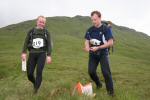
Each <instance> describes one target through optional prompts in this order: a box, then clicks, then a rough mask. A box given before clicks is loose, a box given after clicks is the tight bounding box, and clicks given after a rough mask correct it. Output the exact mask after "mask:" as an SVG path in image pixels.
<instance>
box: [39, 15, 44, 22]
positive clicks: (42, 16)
mask: <svg viewBox="0 0 150 100" xmlns="http://www.w3.org/2000/svg"><path fill="white" fill-rule="evenodd" d="M39 18H43V19H45V22H46V17H44V16H42V15H40V16H38V17H37V20H38V19H39Z"/></svg>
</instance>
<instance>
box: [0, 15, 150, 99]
mask: <svg viewBox="0 0 150 100" xmlns="http://www.w3.org/2000/svg"><path fill="white" fill-rule="evenodd" d="M34 25H35V21H34V20H31V21H26V22H22V23H19V24H14V25H9V26H7V27H4V28H1V29H0V91H1V92H0V100H52V99H54V100H85V99H91V98H89V97H84V96H81V97H80V96H70V92H71V91H72V89H73V87H74V85H75V84H76V83H77V82H78V81H80V82H81V83H83V84H86V83H88V82H89V81H91V79H90V77H89V76H88V73H87V61H88V54H87V53H85V52H84V51H83V44H84V38H83V37H84V34H85V31H86V29H87V28H88V27H89V26H90V25H91V22H90V18H89V17H82V16H76V17H73V18H70V17H50V18H48V19H47V28H48V30H49V31H50V32H51V34H52V39H53V42H54V47H53V54H52V58H53V63H52V64H51V65H46V66H45V68H44V72H43V83H42V85H41V88H40V90H39V93H38V94H37V95H33V88H32V84H31V83H30V82H29V81H28V80H27V77H26V73H23V72H22V71H21V60H20V54H21V49H22V44H23V42H24V38H25V36H26V33H27V31H28V30H29V29H31V28H32V27H34ZM113 31H114V36H115V40H116V41H115V52H114V53H113V54H111V55H110V62H111V70H112V75H113V80H114V85H115V93H116V96H115V97H114V98H113V100H149V98H150V95H149V94H150V84H149V83H150V67H149V65H150V37H148V36H147V35H145V34H143V33H140V32H136V31H135V30H133V29H129V28H126V27H122V26H117V25H113ZM97 72H98V74H99V76H100V79H101V80H102V82H103V88H102V89H100V90H96V88H95V84H93V89H94V92H95V93H97V96H96V98H94V100H112V98H111V97H109V96H108V95H107V94H106V89H105V86H104V79H103V76H102V74H101V69H100V67H98V70H97Z"/></svg>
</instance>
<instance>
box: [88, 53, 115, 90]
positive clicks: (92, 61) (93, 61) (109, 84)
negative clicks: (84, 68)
mask: <svg viewBox="0 0 150 100" xmlns="http://www.w3.org/2000/svg"><path fill="white" fill-rule="evenodd" d="M99 63H100V65H101V69H102V74H103V76H104V79H105V83H106V89H107V91H109V90H113V80H112V75H111V71H110V65H109V59H108V54H101V55H96V54H92V53H90V54H89V64H88V72H89V75H90V77H91V78H92V80H93V81H94V82H95V83H96V85H97V86H99V85H100V84H101V82H100V80H99V77H98V76H97V73H96V69H97V66H98V64H99Z"/></svg>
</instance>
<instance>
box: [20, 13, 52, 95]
mask: <svg viewBox="0 0 150 100" xmlns="http://www.w3.org/2000/svg"><path fill="white" fill-rule="evenodd" d="M45 24H46V18H45V17H44V16H39V17H38V18H37V26H36V27H35V28H33V29H31V30H30V31H29V32H28V34H27V36H26V39H25V42H24V46H23V50H22V55H21V58H22V60H26V56H27V49H28V51H29V57H28V61H27V75H28V79H29V80H30V81H31V82H32V83H33V85H34V92H35V93H37V91H38V89H39V87H40V85H41V82H42V71H43V68H44V65H45V60H46V55H47V63H48V64H50V63H51V61H52V59H51V51H52V50H51V49H52V48H51V40H50V38H51V37H50V33H49V32H48V31H47V29H45ZM36 65H37V68H36V77H34V70H35V67H36Z"/></svg>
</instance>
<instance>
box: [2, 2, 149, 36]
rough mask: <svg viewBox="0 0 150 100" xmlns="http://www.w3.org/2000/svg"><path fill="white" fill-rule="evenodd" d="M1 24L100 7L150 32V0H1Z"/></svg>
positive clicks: (123, 22)
mask: <svg viewBox="0 0 150 100" xmlns="http://www.w3.org/2000/svg"><path fill="white" fill-rule="evenodd" d="M0 2H1V3H0V27H4V26H6V25H9V24H13V23H18V22H22V21H25V20H31V19H35V18H36V17H37V16H39V15H44V16H47V17H51V16H70V17H73V16H75V15H83V16H89V15H90V13H91V11H93V10H99V11H100V12H101V13H102V19H103V20H111V21H112V22H113V23H115V24H117V25H121V26H127V27H130V28H133V29H136V30H137V31H141V32H144V33H146V34H149V35H150V29H149V28H150V27H149V26H150V0H0Z"/></svg>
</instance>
